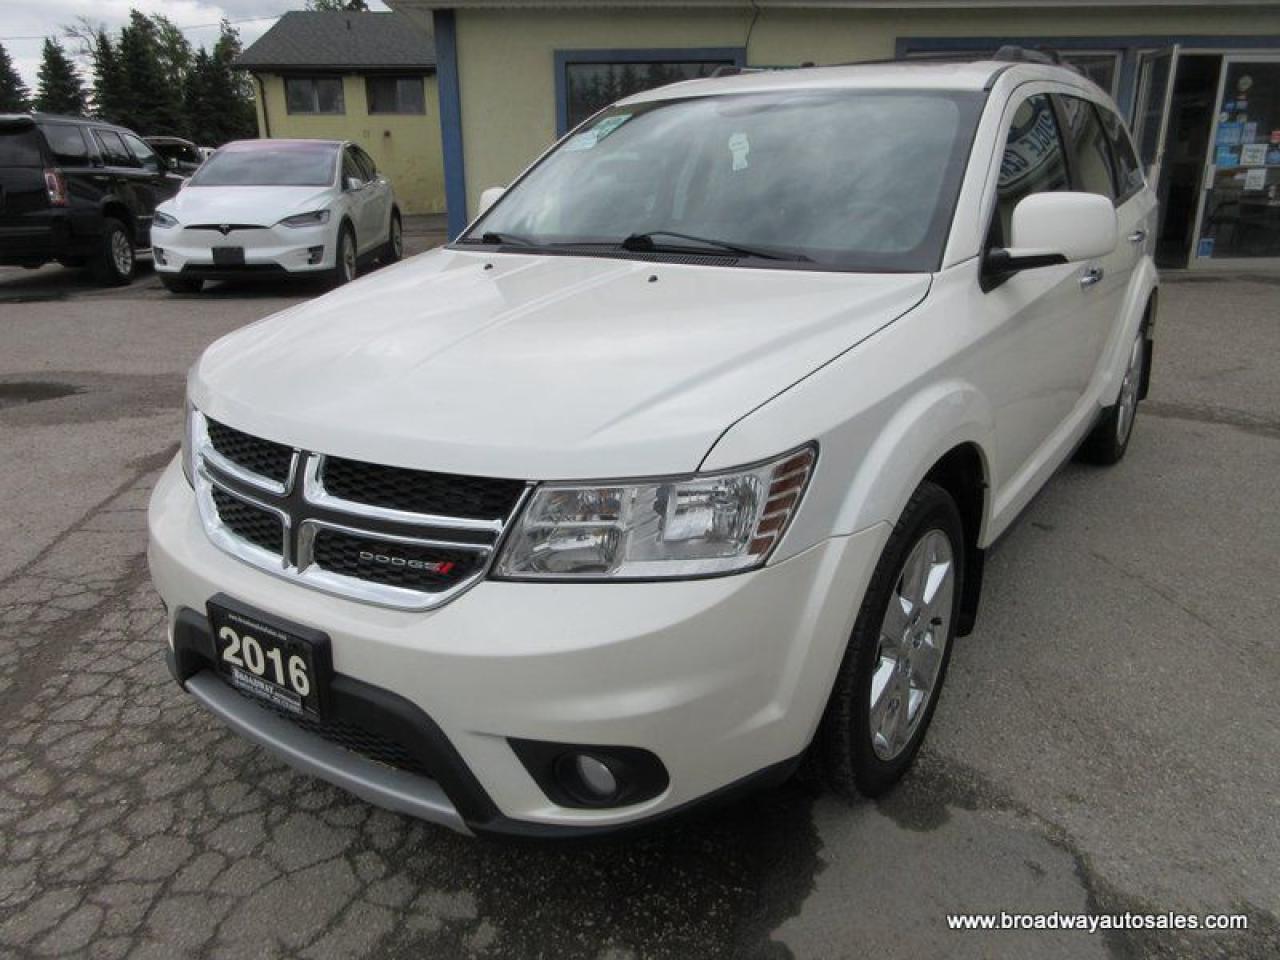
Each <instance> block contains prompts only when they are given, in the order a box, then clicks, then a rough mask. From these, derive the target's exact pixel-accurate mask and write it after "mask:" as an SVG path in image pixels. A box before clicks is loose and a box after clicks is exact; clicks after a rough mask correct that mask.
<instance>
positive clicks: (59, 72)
mask: <svg viewBox="0 0 1280 960" xmlns="http://www.w3.org/2000/svg"><path fill="white" fill-rule="evenodd" d="M35 107H36V109H37V110H43V111H44V112H45V113H65V114H69V115H71V116H80V115H82V114H83V113H84V108H85V93H84V84H83V83H81V81H80V74H79V73H78V72H77V71H76V67H75V64H73V63H72V62H71V58H70V57H68V56H67V55H66V53H65V52H64V51H63V49H62V46H61V45H60V44H58V43H56V42H55V41H54V40H53V39H52V38H50V37H46V38H45V41H44V58H43V60H42V61H41V63H40V75H39V86H38V88H37V90H36V100H35Z"/></svg>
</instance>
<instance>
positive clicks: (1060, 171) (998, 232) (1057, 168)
mask: <svg viewBox="0 0 1280 960" xmlns="http://www.w3.org/2000/svg"><path fill="white" fill-rule="evenodd" d="M1070 189H1071V183H1070V181H1069V180H1068V179H1067V163H1066V155H1065V153H1064V152H1063V149H1062V136H1061V134H1060V132H1059V130H1058V121H1057V118H1056V117H1055V116H1054V114H1053V105H1052V104H1051V103H1050V101H1049V97H1048V96H1047V95H1045V94H1037V95H1036V96H1034V97H1028V98H1027V99H1026V100H1024V101H1022V103H1020V104H1019V105H1018V109H1017V110H1016V111H1015V112H1014V115H1013V122H1012V123H1011V124H1010V125H1009V134H1008V137H1007V138H1006V140H1005V147H1004V154H1003V155H1002V156H1001V158H1000V178H999V180H998V181H997V184H996V215H995V217H994V219H993V220H992V222H991V238H990V244H991V245H992V246H995V247H1002V246H1005V245H1006V244H1008V243H1009V224H1010V223H1011V222H1012V220H1013V208H1014V207H1016V206H1017V205H1018V201H1019V200H1021V199H1022V198H1023V197H1025V196H1028V195H1029V194H1032V193H1045V192H1048V191H1053V190H1070Z"/></svg>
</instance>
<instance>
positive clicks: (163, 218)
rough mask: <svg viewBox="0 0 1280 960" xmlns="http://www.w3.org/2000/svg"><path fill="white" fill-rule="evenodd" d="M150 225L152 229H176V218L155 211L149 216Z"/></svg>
mask: <svg viewBox="0 0 1280 960" xmlns="http://www.w3.org/2000/svg"><path fill="white" fill-rule="evenodd" d="M151 225H152V226H153V227H163V228H166V229H167V228H169V227H176V226H177V225H178V219H177V217H171V216H169V214H167V213H162V212H161V211H159V210H157V211H156V212H155V213H153V214H152V215H151Z"/></svg>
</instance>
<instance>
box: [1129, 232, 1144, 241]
mask: <svg viewBox="0 0 1280 960" xmlns="http://www.w3.org/2000/svg"><path fill="white" fill-rule="evenodd" d="M1145 239H1147V231H1145V230H1135V231H1133V233H1131V234H1129V242H1130V243H1141V242H1142V241H1143V240H1145Z"/></svg>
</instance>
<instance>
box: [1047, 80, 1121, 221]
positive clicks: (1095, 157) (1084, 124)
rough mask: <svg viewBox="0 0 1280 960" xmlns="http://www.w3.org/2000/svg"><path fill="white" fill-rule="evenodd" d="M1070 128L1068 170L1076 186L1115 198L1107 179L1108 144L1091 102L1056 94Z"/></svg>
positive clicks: (1108, 166) (1108, 175) (1113, 187)
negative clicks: (1069, 163) (1069, 160)
mask: <svg viewBox="0 0 1280 960" xmlns="http://www.w3.org/2000/svg"><path fill="white" fill-rule="evenodd" d="M1058 102H1059V103H1061V104H1062V114H1063V119H1064V121H1065V123H1066V125H1067V130H1068V131H1069V132H1070V136H1069V138H1068V139H1069V141H1070V143H1071V174H1072V179H1073V181H1074V184H1075V188H1076V189H1077V190H1082V191H1084V192H1085V193H1098V194H1101V195H1102V196H1104V197H1107V198H1108V199H1112V200H1114V199H1115V196H1116V190H1115V185H1114V184H1113V183H1112V180H1111V147H1110V145H1109V144H1108V142H1107V134H1106V132H1105V131H1104V130H1103V129H1102V122H1101V121H1100V120H1099V119H1098V112H1097V111H1096V110H1094V108H1093V104H1092V103H1090V102H1089V101H1088V100H1082V99H1081V98H1079V97H1065V96H1064V97H1059V98H1058Z"/></svg>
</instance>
